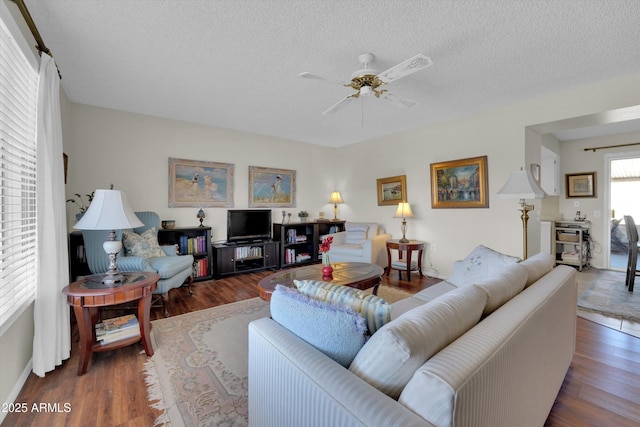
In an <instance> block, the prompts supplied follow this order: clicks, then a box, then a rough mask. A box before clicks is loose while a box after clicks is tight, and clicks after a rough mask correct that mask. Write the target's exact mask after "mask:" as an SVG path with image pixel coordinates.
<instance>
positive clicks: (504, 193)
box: [497, 170, 546, 199]
mask: <svg viewBox="0 0 640 427" xmlns="http://www.w3.org/2000/svg"><path fill="white" fill-rule="evenodd" d="M497 194H498V196H499V197H501V198H511V199H544V198H545V196H546V193H545V192H544V190H543V189H542V188H540V186H538V184H537V183H536V180H535V179H533V176H532V175H531V172H529V171H528V170H519V171H516V172H511V175H509V179H508V180H507V182H506V184H504V186H503V187H502V188H501V189H500V191H498V193H497Z"/></svg>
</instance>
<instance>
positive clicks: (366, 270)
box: [258, 262, 384, 301]
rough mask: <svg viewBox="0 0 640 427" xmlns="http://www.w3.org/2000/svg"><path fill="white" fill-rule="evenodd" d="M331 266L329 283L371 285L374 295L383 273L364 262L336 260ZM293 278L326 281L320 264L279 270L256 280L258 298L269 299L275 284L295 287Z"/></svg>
mask: <svg viewBox="0 0 640 427" xmlns="http://www.w3.org/2000/svg"><path fill="white" fill-rule="evenodd" d="M331 266H332V267H333V279H332V280H330V282H331V283H333V284H336V285H343V286H349V287H351V288H356V289H363V290H364V289H369V288H371V287H373V294H374V295H376V294H377V293H378V285H380V277H381V276H382V274H383V273H384V270H383V269H382V267H380V266H379V265H376V264H367V263H364V262H337V263H332V264H331ZM294 280H324V281H327V280H325V279H323V278H322V264H313V265H309V266H306V267H298V268H290V269H287V270H280V271H278V272H276V273H273V274H270V275H269V276H267V277H265V278H263V279H262V280H260V282H258V289H259V290H260V298H262V299H263V300H265V301H269V300H270V299H271V294H272V293H273V291H274V290H275V289H276V285H284V286H289V287H295V284H294V283H293V281H294Z"/></svg>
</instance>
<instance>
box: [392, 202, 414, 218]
mask: <svg viewBox="0 0 640 427" xmlns="http://www.w3.org/2000/svg"><path fill="white" fill-rule="evenodd" d="M393 217H394V218H413V212H411V205H410V204H409V203H407V202H400V203H398V209H397V210H396V214H395V215H394V216H393Z"/></svg>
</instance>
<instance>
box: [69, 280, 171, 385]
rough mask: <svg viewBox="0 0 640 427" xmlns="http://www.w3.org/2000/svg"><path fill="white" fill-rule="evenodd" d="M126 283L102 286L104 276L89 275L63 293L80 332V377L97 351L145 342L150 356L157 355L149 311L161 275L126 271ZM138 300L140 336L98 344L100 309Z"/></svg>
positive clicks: (124, 281)
mask: <svg viewBox="0 0 640 427" xmlns="http://www.w3.org/2000/svg"><path fill="white" fill-rule="evenodd" d="M122 274H123V275H124V280H123V281H122V283H120V284H118V285H117V286H107V285H104V284H103V283H102V278H103V277H104V274H95V275H91V276H85V277H84V278H82V279H80V280H78V281H76V282H73V283H71V284H70V285H69V286H66V287H65V288H64V289H63V290H62V293H63V294H65V295H66V296H67V302H68V303H69V305H71V306H73V311H74V313H75V315H76V320H77V322H78V332H80V361H79V362H78V375H84V374H85V373H86V372H87V366H88V365H89V358H90V357H91V353H93V352H94V351H109V350H115V349H117V348H120V347H124V346H126V345H129V344H133V343H136V342H138V341H140V340H141V339H142V345H143V347H144V351H145V353H147V356H153V347H152V346H151V340H150V338H149V332H150V330H151V325H150V322H149V311H150V309H151V294H152V293H153V291H154V290H155V289H156V287H157V286H158V280H159V279H160V276H159V275H158V274H157V273H151V272H146V271H141V272H128V273H127V272H125V273H122ZM136 300H137V301H138V323H139V324H140V335H138V336H135V337H131V338H126V339H122V340H119V341H115V342H112V343H108V344H103V343H100V342H98V341H96V330H95V325H96V323H97V321H98V310H99V308H100V307H104V306H108V305H115V304H122V303H125V302H130V301H136Z"/></svg>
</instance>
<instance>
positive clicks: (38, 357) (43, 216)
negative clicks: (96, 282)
mask: <svg viewBox="0 0 640 427" xmlns="http://www.w3.org/2000/svg"><path fill="white" fill-rule="evenodd" d="M59 90H60V78H59V76H58V69H57V68H56V65H55V63H54V61H53V58H51V57H50V56H49V55H47V54H45V53H42V56H41V58H40V73H39V77H38V128H37V144H38V145H37V155H36V156H37V181H36V188H37V196H36V197H37V199H36V200H37V216H36V218H37V224H38V238H37V241H38V247H37V251H38V252H37V253H38V256H37V259H38V274H37V283H36V300H35V309H34V324H35V333H34V337H33V372H34V373H35V374H36V375H38V376H40V377H43V376H44V374H45V373H46V372H49V371H52V370H53V369H55V367H56V366H58V365H60V364H61V363H62V361H63V360H65V359H68V358H69V356H70V353H71V332H70V325H69V306H68V305H67V302H66V298H65V296H64V295H63V294H62V292H61V291H62V288H64V287H65V286H66V285H68V284H69V270H68V268H69V261H68V258H69V256H68V253H67V225H66V224H67V218H66V209H65V192H64V168H63V161H62V121H61V116H60V92H59Z"/></svg>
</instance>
